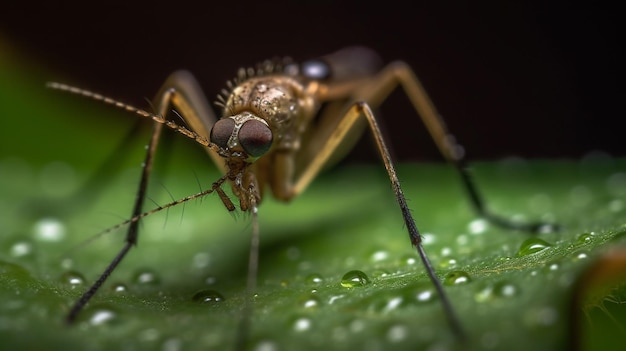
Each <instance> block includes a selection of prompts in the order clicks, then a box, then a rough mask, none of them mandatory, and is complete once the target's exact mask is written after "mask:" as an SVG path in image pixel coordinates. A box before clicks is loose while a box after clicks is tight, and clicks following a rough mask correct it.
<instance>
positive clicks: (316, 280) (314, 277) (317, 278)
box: [304, 273, 324, 285]
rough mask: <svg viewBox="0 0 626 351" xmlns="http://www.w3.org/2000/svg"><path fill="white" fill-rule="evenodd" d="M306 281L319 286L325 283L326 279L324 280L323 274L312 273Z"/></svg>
mask: <svg viewBox="0 0 626 351" xmlns="http://www.w3.org/2000/svg"><path fill="white" fill-rule="evenodd" d="M304 280H305V281H306V282H307V283H308V284H311V285H317V284H321V283H322V282H323V281H324V278H322V275H321V274H318V273H311V274H309V275H307V276H306V278H304Z"/></svg>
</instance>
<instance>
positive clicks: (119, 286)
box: [111, 283, 128, 294]
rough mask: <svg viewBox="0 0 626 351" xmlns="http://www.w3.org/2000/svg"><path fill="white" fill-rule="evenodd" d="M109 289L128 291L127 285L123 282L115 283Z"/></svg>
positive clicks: (119, 291)
mask: <svg viewBox="0 0 626 351" xmlns="http://www.w3.org/2000/svg"><path fill="white" fill-rule="evenodd" d="M111 290H113V292H116V293H118V294H121V293H125V292H127V291H128V287H127V286H126V284H124V283H115V284H113V286H112V287H111Z"/></svg>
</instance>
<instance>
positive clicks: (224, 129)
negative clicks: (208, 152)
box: [210, 112, 273, 160]
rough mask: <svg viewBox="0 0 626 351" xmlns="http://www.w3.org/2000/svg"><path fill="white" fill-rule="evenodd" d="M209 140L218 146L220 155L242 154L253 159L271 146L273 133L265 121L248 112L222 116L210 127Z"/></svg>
mask: <svg viewBox="0 0 626 351" xmlns="http://www.w3.org/2000/svg"><path fill="white" fill-rule="evenodd" d="M210 138H211V142H212V143H213V144H215V145H217V146H219V147H220V149H221V150H222V155H223V156H225V157H232V156H238V155H243V154H242V152H243V153H245V156H247V159H248V160H255V159H257V158H259V157H261V156H262V155H263V154H265V153H266V152H267V151H268V150H269V149H270V147H271V146H272V141H273V135H272V131H271V129H270V128H269V126H268V124H267V122H266V121H265V120H264V119H262V118H259V117H257V116H255V115H253V114H252V113H250V112H242V113H240V114H237V115H234V116H228V117H224V118H222V119H220V120H218V121H217V122H215V124H214V125H213V128H211V135H210Z"/></svg>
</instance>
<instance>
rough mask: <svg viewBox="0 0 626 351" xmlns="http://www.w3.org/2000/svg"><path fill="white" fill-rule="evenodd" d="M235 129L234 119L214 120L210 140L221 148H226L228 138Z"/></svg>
mask: <svg viewBox="0 0 626 351" xmlns="http://www.w3.org/2000/svg"><path fill="white" fill-rule="evenodd" d="M233 130H235V121H233V120H232V119H231V118H223V119H220V120H219V121H217V122H215V124H214V125H213V128H211V135H210V138H211V142H212V143H213V144H215V145H217V146H219V147H221V148H222V149H227V148H228V140H229V139H230V136H231V135H232V134H233Z"/></svg>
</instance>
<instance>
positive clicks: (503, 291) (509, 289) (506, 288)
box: [494, 283, 519, 297]
mask: <svg viewBox="0 0 626 351" xmlns="http://www.w3.org/2000/svg"><path fill="white" fill-rule="evenodd" d="M494 291H495V294H496V296H500V297H513V296H515V295H517V294H518V293H519V289H518V288H517V286H515V285H513V284H510V283H499V284H497V285H496V288H495V289H494Z"/></svg>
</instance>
